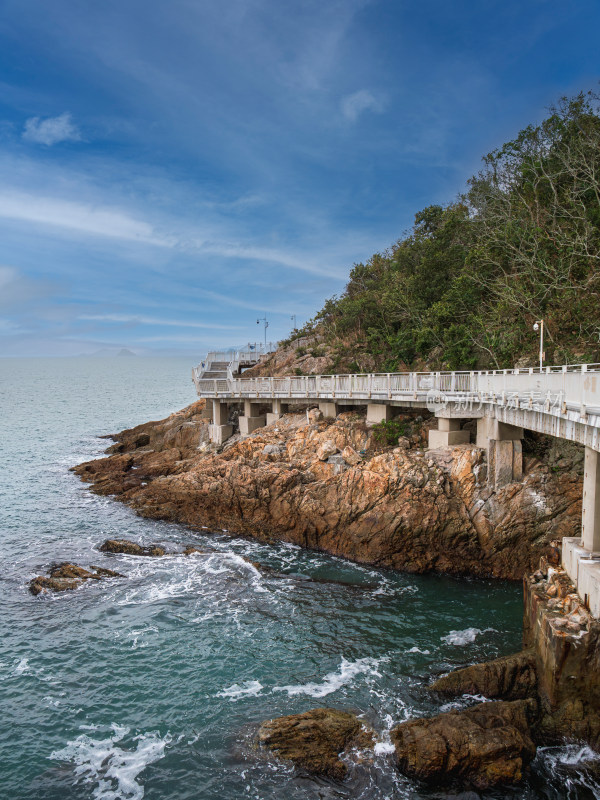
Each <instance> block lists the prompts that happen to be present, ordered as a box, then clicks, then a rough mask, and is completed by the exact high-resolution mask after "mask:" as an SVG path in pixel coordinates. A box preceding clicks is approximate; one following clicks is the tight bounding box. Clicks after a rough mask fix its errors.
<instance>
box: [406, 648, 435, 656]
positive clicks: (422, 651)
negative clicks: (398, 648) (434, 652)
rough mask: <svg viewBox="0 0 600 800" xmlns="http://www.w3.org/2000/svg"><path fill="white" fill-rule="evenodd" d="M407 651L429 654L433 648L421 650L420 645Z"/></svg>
mask: <svg viewBox="0 0 600 800" xmlns="http://www.w3.org/2000/svg"><path fill="white" fill-rule="evenodd" d="M406 652H407V653H421V654H422V655H424V656H428V655H430V654H431V650H421V648H420V647H411V648H410V650H407V651H406Z"/></svg>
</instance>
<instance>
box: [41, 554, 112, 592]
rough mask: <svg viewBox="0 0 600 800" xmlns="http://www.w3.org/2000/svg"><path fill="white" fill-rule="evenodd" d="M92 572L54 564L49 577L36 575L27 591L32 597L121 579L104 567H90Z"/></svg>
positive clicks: (73, 565) (68, 564) (68, 565)
mask: <svg viewBox="0 0 600 800" xmlns="http://www.w3.org/2000/svg"><path fill="white" fill-rule="evenodd" d="M90 569H93V570H94V572H90V570H87V569H84V568H83V567H79V566H77V564H70V563H68V562H65V563H64V564H54V565H53V566H52V567H50V570H49V572H48V574H49V577H45V576H44V575H38V577H37V578H33V580H32V581H30V583H29V591H30V592H31V594H33V595H38V594H41V593H42V592H47V591H52V592H65V591H72V590H73V589H77V587H78V586H81V584H82V583H84V582H85V581H89V580H94V581H99V580H102V578H123V577H124V576H123V575H120V574H119V573H118V572H113V570H111V569H105V568H104V567H91V568H90Z"/></svg>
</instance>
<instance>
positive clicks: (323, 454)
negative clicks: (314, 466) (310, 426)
mask: <svg viewBox="0 0 600 800" xmlns="http://www.w3.org/2000/svg"><path fill="white" fill-rule="evenodd" d="M337 451H338V449H337V447H336V445H335V442H332V441H331V440H329V439H328V440H327V441H325V442H323V444H322V445H321V446H320V447H319V448H318V450H317V458H318V459H319V461H327V459H328V458H329V457H330V456H334V455H335V454H336V453H337Z"/></svg>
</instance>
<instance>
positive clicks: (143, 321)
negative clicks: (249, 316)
mask: <svg viewBox="0 0 600 800" xmlns="http://www.w3.org/2000/svg"><path fill="white" fill-rule="evenodd" d="M78 319H81V320H96V321H99V322H122V323H126V324H131V325H159V326H160V325H166V326H168V327H169V326H172V327H174V328H205V329H207V330H219V331H239V330H244V329H243V327H241V326H239V325H219V324H217V323H213V322H193V321H192V322H189V321H185V320H180V319H161V318H160V317H145V316H140V315H137V314H80V315H79V316H78Z"/></svg>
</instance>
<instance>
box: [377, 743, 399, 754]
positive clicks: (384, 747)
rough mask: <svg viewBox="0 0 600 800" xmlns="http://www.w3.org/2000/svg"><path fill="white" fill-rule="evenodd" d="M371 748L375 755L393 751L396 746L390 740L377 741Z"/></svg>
mask: <svg viewBox="0 0 600 800" xmlns="http://www.w3.org/2000/svg"><path fill="white" fill-rule="evenodd" d="M373 749H374V752H375V755H376V756H383V755H386V754H387V753H393V752H394V750H395V749H396V748H395V747H394V745H393V744H392V743H391V742H377V744H376V745H375V747H374V748H373Z"/></svg>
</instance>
